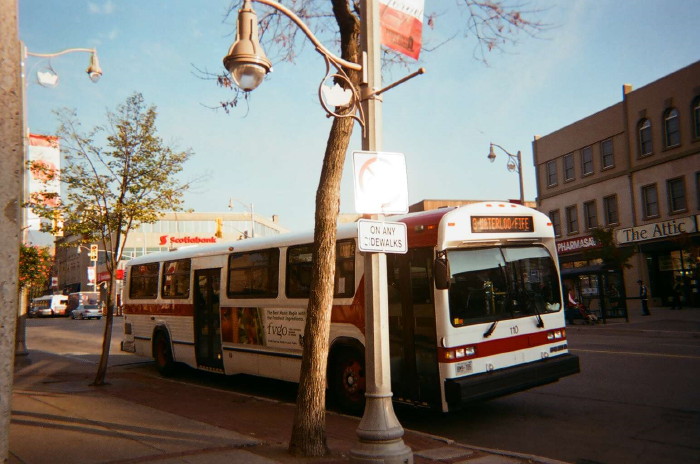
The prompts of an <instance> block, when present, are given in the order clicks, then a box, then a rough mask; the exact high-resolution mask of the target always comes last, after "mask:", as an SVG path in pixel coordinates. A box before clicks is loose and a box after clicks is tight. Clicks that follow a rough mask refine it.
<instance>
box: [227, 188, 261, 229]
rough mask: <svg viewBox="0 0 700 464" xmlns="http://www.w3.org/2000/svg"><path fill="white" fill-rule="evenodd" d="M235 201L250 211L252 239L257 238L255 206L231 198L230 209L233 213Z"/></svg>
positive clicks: (229, 201)
mask: <svg viewBox="0 0 700 464" xmlns="http://www.w3.org/2000/svg"><path fill="white" fill-rule="evenodd" d="M234 201H237V202H238V203H240V204H242V205H243V207H244V208H247V209H248V211H250V238H255V206H254V205H253V203H251V204H246V203H243V202H242V201H241V200H239V199H238V198H229V200H228V208H229V209H230V210H231V211H233V202H234Z"/></svg>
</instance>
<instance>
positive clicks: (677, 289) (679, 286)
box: [671, 277, 683, 309]
mask: <svg viewBox="0 0 700 464" xmlns="http://www.w3.org/2000/svg"><path fill="white" fill-rule="evenodd" d="M681 293H683V283H682V282H681V278H680V277H676V281H675V282H674V284H673V300H672V302H671V309H683V308H682V307H681Z"/></svg>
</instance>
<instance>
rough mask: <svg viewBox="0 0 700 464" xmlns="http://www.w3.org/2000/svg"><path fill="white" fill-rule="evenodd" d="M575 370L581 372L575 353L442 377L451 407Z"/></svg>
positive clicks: (534, 384)
mask: <svg viewBox="0 0 700 464" xmlns="http://www.w3.org/2000/svg"><path fill="white" fill-rule="evenodd" d="M578 372H580V367H579V359H578V356H576V355H573V354H564V355H561V356H555V357H551V358H547V359H545V360H542V361H537V362H533V363H529V364H524V365H521V366H515V367H510V368H506V369H499V370H496V371H492V372H487V373H484V374H479V375H472V376H469V377H462V378H459V379H447V380H445V398H446V399H447V403H448V404H449V405H450V409H452V408H457V407H458V406H459V405H461V404H465V403H470V402H474V401H480V400H486V399H489V398H495V397H497V396H502V395H507V394H510V393H515V392H518V391H522V390H527V389H528V388H532V387H537V386H539V385H545V384H548V383H552V382H556V381H557V380H559V379H560V378H562V377H566V376H567V375H572V374H577V373H578Z"/></svg>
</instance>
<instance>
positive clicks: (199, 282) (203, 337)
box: [194, 268, 224, 372]
mask: <svg viewBox="0 0 700 464" xmlns="http://www.w3.org/2000/svg"><path fill="white" fill-rule="evenodd" d="M194 282H195V285H194V343H195V355H196V357H197V366H198V367H200V368H204V369H210V370H215V371H220V372H223V370H224V363H223V355H222V350H221V319H220V315H219V300H220V298H219V291H220V289H221V268H217V269H199V270H196V271H195V272H194Z"/></svg>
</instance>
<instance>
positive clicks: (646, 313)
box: [637, 280, 651, 316]
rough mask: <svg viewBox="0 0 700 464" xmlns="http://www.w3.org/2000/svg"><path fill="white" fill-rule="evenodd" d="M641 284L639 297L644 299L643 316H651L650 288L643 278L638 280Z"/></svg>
mask: <svg viewBox="0 0 700 464" xmlns="http://www.w3.org/2000/svg"><path fill="white" fill-rule="evenodd" d="M637 283H638V284H639V299H640V300H642V316H651V313H650V312H649V290H648V289H647V286H646V285H644V281H643V280H638V281H637Z"/></svg>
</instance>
